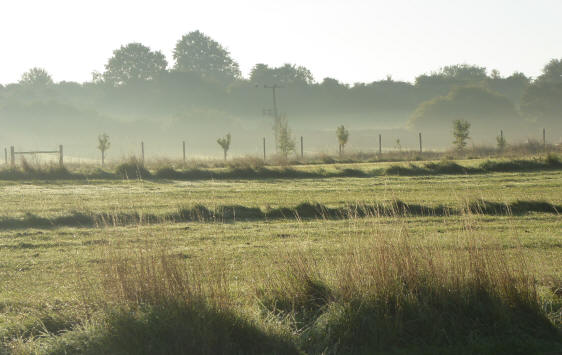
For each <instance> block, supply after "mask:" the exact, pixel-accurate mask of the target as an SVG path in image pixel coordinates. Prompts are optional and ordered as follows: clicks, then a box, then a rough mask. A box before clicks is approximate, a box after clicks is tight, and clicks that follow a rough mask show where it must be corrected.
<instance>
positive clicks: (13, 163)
mask: <svg viewBox="0 0 562 355" xmlns="http://www.w3.org/2000/svg"><path fill="white" fill-rule="evenodd" d="M10 165H11V166H12V168H13V167H15V166H16V152H15V151H14V146H13V145H12V146H10Z"/></svg>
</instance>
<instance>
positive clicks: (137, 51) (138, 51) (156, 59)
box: [103, 43, 168, 85]
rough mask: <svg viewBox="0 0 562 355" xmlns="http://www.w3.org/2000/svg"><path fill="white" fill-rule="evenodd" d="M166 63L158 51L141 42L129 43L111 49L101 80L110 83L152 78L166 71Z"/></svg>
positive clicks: (117, 83)
mask: <svg viewBox="0 0 562 355" xmlns="http://www.w3.org/2000/svg"><path fill="white" fill-rule="evenodd" d="M167 65H168V62H167V61H166V58H165V57H164V55H163V54H162V53H161V52H160V51H154V52H153V51H151V50H150V48H148V47H146V46H144V45H142V44H141V43H129V44H127V45H126V46H121V48H119V49H116V50H115V51H113V56H112V57H111V58H110V59H109V61H108V62H107V64H106V65H105V72H104V73H103V80H104V81H105V82H107V83H109V84H112V85H122V84H127V83H131V82H134V81H139V80H152V79H154V78H155V77H157V76H158V75H160V74H161V73H163V72H164V71H166V67H167Z"/></svg>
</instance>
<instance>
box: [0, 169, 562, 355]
mask: <svg viewBox="0 0 562 355" xmlns="http://www.w3.org/2000/svg"><path fill="white" fill-rule="evenodd" d="M467 164H475V165H474V166H476V164H480V162H468V163H467ZM383 165H384V164H380V165H377V164H376V163H372V164H355V165H354V164H349V165H341V166H339V165H338V166H333V165H332V166H330V165H326V166H324V167H323V168H324V171H328V170H329V169H332V170H334V171H338V170H342V169H350V168H351V169H358V170H363V171H372V170H373V169H381V168H386V167H388V165H386V166H383ZM296 169H300V170H305V171H306V170H307V169H308V170H310V171H312V170H313V169H318V166H314V167H313V166H309V167H308V166H304V167H303V166H300V167H298V168H296ZM484 203H486V204H498V206H502V207H501V208H496V209H493V208H481V209H479V208H477V207H474V206H484ZM561 205H562V171H561V170H560V169H547V170H538V171H532V170H530V171H527V170H521V171H511V172H483V173H476V172H475V173H470V174H459V173H457V174H430V175H423V174H410V175H407V176H402V175H388V174H383V175H377V176H374V175H373V176H371V175H366V176H362V177H347V176H330V174H326V176H324V177H317V178H313V177H306V178H263V179H197V180H187V179H180V180H176V179H169V178H167V179H164V178H151V179H95V178H88V179H71V180H33V179H29V180H25V181H15V180H4V181H0V339H1V340H2V346H1V347H0V353H2V352H5V353H22V354H27V353H61V354H62V353H91V354H94V353H115V354H122V353H208V354H214V353H278V354H285V353H295V354H298V353H300V354H335V353H365V354H367V353H382V354H386V353H392V354H394V353H396V354H406V353H420V354H422V353H423V354H426V353H427V354H429V353H444V354H448V353H466V354H470V353H489V354H493V353H545V354H554V353H556V352H557V351H559V350H560V349H562V338H561V331H562V328H561V327H562V316H561V312H562V298H561V297H562V283H561V282H562V281H561V280H562V262H561V260H562V218H561V217H560V212H561V211H560V210H559V208H560V206H561ZM299 206H300V207H299ZM365 206H371V207H369V208H364V207H365ZM372 206H376V207H372ZM415 206H417V207H415ZM545 206H546V207H545ZM182 211H184V212H182ZM185 211H188V212H185ZM201 211H203V212H201ZM311 211H312V212H311ZM358 211H359V212H358ZM186 213H188V214H189V213H191V214H189V215H188V216H186ZM197 213H201V215H200V216H199V217H200V218H196V216H195V214H197ZM127 216H129V217H130V216H134V218H125V217H127ZM143 216H150V218H149V217H143ZM194 216H195V217H194ZM90 217H91V218H90ZM188 217H189V218H188Z"/></svg>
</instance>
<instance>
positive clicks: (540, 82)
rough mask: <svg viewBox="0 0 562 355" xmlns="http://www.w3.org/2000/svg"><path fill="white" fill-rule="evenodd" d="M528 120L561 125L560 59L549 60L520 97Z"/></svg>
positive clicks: (561, 62) (561, 82) (561, 61)
mask: <svg viewBox="0 0 562 355" xmlns="http://www.w3.org/2000/svg"><path fill="white" fill-rule="evenodd" d="M521 111H522V112H523V114H524V115H525V116H526V117H527V118H528V119H530V120H533V121H537V122H540V123H544V124H545V125H554V126H558V127H562V59H553V60H551V61H550V62H549V63H548V64H547V65H546V66H545V67H544V68H543V71H542V74H541V75H540V76H539V77H538V78H537V80H535V81H534V82H533V84H531V85H530V86H529V88H528V89H527V91H526V92H525V95H523V97H522V99H521Z"/></svg>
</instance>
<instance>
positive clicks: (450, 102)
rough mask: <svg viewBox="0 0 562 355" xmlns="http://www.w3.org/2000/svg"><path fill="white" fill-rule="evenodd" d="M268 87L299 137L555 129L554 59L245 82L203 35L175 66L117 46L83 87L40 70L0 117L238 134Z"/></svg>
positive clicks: (560, 72)
mask: <svg viewBox="0 0 562 355" xmlns="http://www.w3.org/2000/svg"><path fill="white" fill-rule="evenodd" d="M273 84H275V85H278V86H281V87H282V89H280V90H278V95H279V98H278V99H279V101H280V106H281V112H280V115H283V116H284V117H288V119H290V121H291V126H293V127H295V126H296V127H299V128H300V127H306V128H309V127H312V128H318V127H320V126H327V127H333V126H334V125H336V124H341V123H345V124H346V126H348V127H362V128H363V127H372V126H376V125H386V126H389V125H393V126H394V127H409V128H412V129H416V130H417V129H419V130H424V132H426V131H435V132H438V131H439V130H440V129H441V130H443V129H446V130H447V131H449V132H450V127H451V123H452V122H453V121H455V120H466V121H469V122H471V124H472V125H473V129H474V132H475V133H477V134H480V131H482V132H488V131H489V132H492V133H490V134H492V135H493V137H495V136H496V134H497V131H498V129H500V128H502V127H508V126H509V127H518V128H519V129H520V130H521V131H522V132H525V130H526V127H527V126H528V125H538V126H541V127H542V126H548V127H554V128H559V127H562V122H561V121H562V120H561V119H560V116H561V112H562V61H561V60H560V59H552V60H551V61H549V62H548V63H547V64H546V65H545V66H544V68H543V71H542V74H541V75H540V76H538V77H537V78H534V79H533V78H530V77H527V76H525V75H524V74H523V73H519V72H515V73H512V74H510V75H508V76H502V75H501V74H500V73H499V72H498V71H497V70H491V71H489V70H488V69H487V68H485V67H481V66H476V65H468V64H457V65H450V66H445V67H442V68H440V69H439V70H437V71H435V72H431V73H425V74H421V75H419V76H418V77H417V78H416V79H415V81H414V82H412V83H410V82H403V81H395V80H393V79H392V77H390V76H389V77H387V78H386V79H384V80H380V81H374V82H371V83H354V84H352V85H350V84H345V83H341V82H339V81H338V80H336V79H334V78H330V77H327V78H323V79H322V80H316V78H314V77H313V75H312V73H311V71H310V70H309V69H308V68H305V67H303V66H299V65H296V64H285V65H282V66H279V67H271V66H269V65H267V64H264V63H258V64H256V65H255V66H254V67H253V68H252V70H251V72H250V74H249V76H248V77H247V78H244V77H243V76H242V74H241V72H240V68H239V64H238V63H237V62H236V60H235V59H234V58H232V56H231V55H230V53H229V51H228V50H227V49H226V48H225V47H224V46H222V45H221V44H220V43H218V42H217V41H215V40H213V39H212V38H210V37H209V36H207V35H205V34H204V33H202V32H200V31H193V32H191V33H188V34H186V35H184V36H182V37H181V38H180V39H179V40H178V41H177V43H176V45H175V48H174V49H173V63H168V62H167V60H166V57H165V56H164V55H163V54H162V52H161V51H159V50H153V49H151V48H149V47H147V46H145V45H143V44H141V43H129V44H126V45H123V46H121V47H120V48H117V49H115V50H114V51H113V54H112V56H111V57H110V58H109V59H108V61H107V63H106V64H105V69H104V71H103V72H94V73H93V74H92V80H91V81H88V82H84V83H75V82H65V81H62V82H59V83H54V81H53V79H52V78H51V76H50V75H49V73H48V71H47V70H45V69H42V68H32V69H30V70H29V71H28V72H26V73H24V74H23V75H22V77H21V80H20V81H19V82H18V83H12V84H8V85H6V86H1V85H0V116H1V117H8V118H14V122H15V121H19V122H25V121H26V120H28V119H29V117H35V121H33V122H34V123H33V124H35V123H36V122H39V123H42V122H44V121H48V122H50V123H52V122H55V121H57V120H66V121H65V124H67V123H68V121H69V120H71V119H72V120H80V119H82V120H83V121H84V122H86V121H89V122H91V121H92V120H103V119H114V118H116V117H128V118H131V119H133V120H143V119H146V118H147V117H149V118H151V119H155V120H159V119H162V120H164V119H168V120H170V121H173V122H184V123H187V124H190V125H193V124H195V125H201V126H202V127H206V126H205V125H209V126H210V127H213V126H216V122H228V124H234V123H232V122H241V123H240V125H245V124H246V123H247V122H248V121H251V120H257V119H260V118H261V116H262V112H263V111H264V109H267V108H268V107H269V106H270V105H271V93H270V92H269V91H267V90H263V89H260V88H263V86H264V85H273ZM39 116H41V117H40V118H39ZM41 120H43V121H41ZM236 124H238V123H236ZM8 128H10V127H8ZM16 128H17V127H16ZM229 128H231V127H229ZM232 129H233V128H232ZM342 148H343V147H342Z"/></svg>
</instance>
